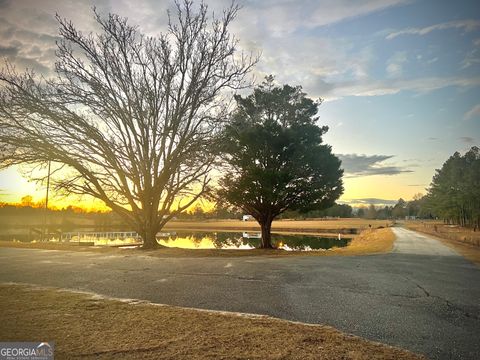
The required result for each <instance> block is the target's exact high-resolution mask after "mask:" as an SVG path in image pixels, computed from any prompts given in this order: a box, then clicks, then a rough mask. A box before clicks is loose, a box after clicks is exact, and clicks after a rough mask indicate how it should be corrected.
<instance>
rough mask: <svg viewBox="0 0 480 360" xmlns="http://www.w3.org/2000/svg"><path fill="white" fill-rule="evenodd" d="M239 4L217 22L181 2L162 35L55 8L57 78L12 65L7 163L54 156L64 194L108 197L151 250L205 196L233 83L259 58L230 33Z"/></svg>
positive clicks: (2, 104) (1, 97) (1, 104)
mask: <svg viewBox="0 0 480 360" xmlns="http://www.w3.org/2000/svg"><path fill="white" fill-rule="evenodd" d="M237 11H238V7H237V6H236V5H232V6H231V7H229V8H227V9H226V10H225V11H224V12H223V16H222V17H221V18H215V17H213V16H212V18H209V16H208V12H207V6H206V5H205V4H204V3H201V4H200V5H199V6H198V7H195V6H194V4H193V3H192V1H189V0H185V1H184V2H182V3H178V2H176V17H174V19H173V18H170V14H169V25H168V30H167V31H166V32H165V33H163V34H160V35H159V36H158V37H147V36H145V35H143V34H142V33H141V32H140V31H139V29H138V28H137V27H134V26H130V25H128V24H127V20H126V19H124V18H121V17H119V16H117V15H113V14H110V15H108V16H107V17H102V16H100V15H99V14H98V13H97V12H96V11H95V9H94V15H95V19H96V21H97V23H98V25H99V26H100V28H101V32H100V33H98V34H93V33H90V34H84V33H82V32H80V31H78V30H77V28H76V27H75V26H74V24H72V22H70V21H67V20H65V19H63V18H61V17H59V16H58V15H57V20H58V22H59V25H60V36H61V40H60V41H59V42H58V44H57V45H58V49H57V62H56V66H55V71H56V76H55V78H53V79H52V78H50V79H45V78H39V77H37V76H36V75H35V74H34V73H33V72H32V71H27V72H26V73H23V74H19V73H18V72H17V71H16V70H15V68H14V67H13V66H12V65H10V64H8V63H7V64H6V66H5V67H4V69H3V70H2V72H1V73H0V81H1V82H2V83H3V87H2V88H1V89H0V166H2V167H7V166H11V165H15V164H38V163H41V162H47V161H52V162H54V163H55V164H57V165H58V166H61V167H62V168H63V169H62V171H61V172H59V174H61V177H60V176H57V177H56V179H55V178H54V180H53V183H54V186H55V188H56V190H57V191H63V192H65V193H68V194H87V195H91V196H93V197H95V198H98V199H100V200H102V201H104V202H105V204H107V205H108V206H109V207H110V208H111V209H112V210H113V211H115V212H116V213H118V214H120V215H121V216H122V217H123V218H124V219H125V221H126V222H128V224H129V225H131V226H132V227H133V228H135V229H136V231H138V233H139V234H140V235H141V236H142V238H143V240H144V248H153V247H156V246H158V244H157V241H156V237H155V236H156V233H157V232H158V231H159V230H160V229H161V228H162V227H163V226H164V225H165V224H166V223H167V221H169V220H170V219H171V218H172V217H173V216H174V215H175V214H177V213H179V212H181V211H183V210H185V209H186V208H187V207H189V206H190V205H192V204H193V203H194V202H195V201H196V200H197V199H198V198H199V197H200V196H202V195H203V194H204V193H205V192H206V190H207V188H208V183H209V171H210V169H211V167H212V163H213V161H214V155H213V154H212V152H211V145H212V141H213V139H214V137H215V135H216V134H217V133H218V131H219V127H220V126H221V123H222V119H224V118H225V112H226V106H225V99H226V95H225V93H226V90H232V89H233V90H235V89H238V88H240V87H242V86H244V85H245V77H246V75H247V73H248V72H249V70H250V69H251V67H252V66H253V65H254V63H255V62H256V59H255V58H252V56H247V55H245V54H243V53H240V54H239V53H238V52H236V45H237V41H236V39H235V38H234V37H233V36H232V35H231V34H230V33H229V31H228V27H229V25H230V23H231V22H232V20H233V19H234V18H235V16H236V14H237ZM182 200H183V201H182Z"/></svg>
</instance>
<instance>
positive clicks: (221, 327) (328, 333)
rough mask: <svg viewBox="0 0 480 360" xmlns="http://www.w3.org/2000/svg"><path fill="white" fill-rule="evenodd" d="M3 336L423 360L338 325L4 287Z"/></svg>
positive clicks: (126, 348) (60, 352)
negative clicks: (339, 329)
mask: <svg viewBox="0 0 480 360" xmlns="http://www.w3.org/2000/svg"><path fill="white" fill-rule="evenodd" d="M0 309H1V312H2V322H1V324H0V338H1V339H2V341H35V340H36V341H55V357H56V358H57V359H72V358H81V359H111V358H122V359H179V358H181V359H187V358H188V359H325V360H329V359H425V357H422V356H420V355H416V354H413V353H411V352H408V351H406V350H402V349H399V348H394V347H390V346H387V345H383V344H380V343H375V342H371V341H367V340H364V339H362V338H359V337H356V336H352V335H347V334H344V333H342V332H340V331H338V330H336V329H334V328H331V327H328V326H320V325H305V324H299V323H293V322H288V321H284V320H278V319H273V318H269V317H265V316H258V317H245V316H238V315H233V314H226V313H223V314H222V313H211V312H205V311H199V310H193V309H184V308H177V307H172V306H156V305H152V304H148V303H133V304H132V303H125V302H121V301H118V300H107V299H101V298H98V297H92V296H91V295H88V294H79V293H72V292H65V291H57V290H54V289H51V288H50V289H46V288H35V287H30V286H23V285H5V284H2V285H0Z"/></svg>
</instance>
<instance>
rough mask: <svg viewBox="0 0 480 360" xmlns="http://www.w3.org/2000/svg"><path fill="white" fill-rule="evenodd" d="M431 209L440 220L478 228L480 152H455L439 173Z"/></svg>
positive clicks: (429, 203)
mask: <svg viewBox="0 0 480 360" xmlns="http://www.w3.org/2000/svg"><path fill="white" fill-rule="evenodd" d="M427 206H428V208H429V209H430V210H431V211H432V212H433V213H435V214H436V215H438V216H439V217H441V218H443V219H445V220H447V221H449V222H452V223H456V224H459V225H461V226H473V227H475V228H478V226H479V222H480V149H479V148H478V147H476V146H474V147H472V148H471V149H470V150H469V151H468V152H467V153H466V154H465V155H463V156H461V155H460V153H458V152H455V154H453V155H452V156H451V157H450V158H449V159H448V160H447V161H446V162H445V163H444V164H443V166H442V168H441V169H439V170H438V169H437V170H436V173H435V175H434V177H433V180H432V183H431V184H430V188H429V190H428V194H427Z"/></svg>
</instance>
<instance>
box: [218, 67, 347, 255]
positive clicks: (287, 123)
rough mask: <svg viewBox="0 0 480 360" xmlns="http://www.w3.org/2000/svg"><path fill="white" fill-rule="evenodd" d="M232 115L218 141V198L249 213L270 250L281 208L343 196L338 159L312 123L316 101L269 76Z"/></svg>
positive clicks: (324, 204) (316, 206) (319, 204)
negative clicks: (221, 170) (222, 163)
mask: <svg viewBox="0 0 480 360" xmlns="http://www.w3.org/2000/svg"><path fill="white" fill-rule="evenodd" d="M236 101H237V107H238V108H237V111H236V112H235V114H234V116H233V119H232V122H231V123H230V124H229V125H228V126H227V128H226V130H225V133H224V137H223V139H222V141H221V152H222V155H223V158H224V160H225V163H226V164H227V165H226V169H225V175H224V176H223V178H222V179H221V181H220V187H221V188H220V190H219V191H218V196H219V197H221V198H224V199H226V200H227V201H228V202H230V203H231V204H232V205H234V206H237V207H239V208H241V209H243V211H245V212H246V213H248V214H250V215H252V216H253V217H254V218H255V219H256V220H257V221H258V223H259V224H260V226H261V229H262V243H261V247H262V248H271V247H272V243H271V234H270V232H271V225H272V221H273V220H274V219H275V218H276V217H277V216H279V215H280V214H282V213H283V212H285V211H286V210H296V211H302V212H304V211H310V210H321V209H325V208H328V207H330V206H332V205H333V204H334V202H335V200H336V199H338V197H339V196H340V195H341V194H342V192H343V185H342V175H343V170H342V169H340V165H341V162H340V160H339V159H338V158H337V157H336V156H335V155H333V154H332V150H331V147H330V146H329V145H325V144H323V143H322V135H323V134H325V132H326V131H327V130H328V128H327V127H326V126H324V127H319V126H317V125H316V121H317V120H318V117H317V116H316V114H317V111H318V106H319V105H320V101H313V100H311V99H309V98H307V97H306V94H305V93H304V92H302V89H301V87H299V86H298V87H292V86H289V85H284V86H275V85H274V80H273V77H271V76H270V77H267V78H266V81H265V82H264V83H263V84H262V85H260V86H259V87H257V88H255V89H254V92H253V94H251V95H249V96H246V97H241V96H236Z"/></svg>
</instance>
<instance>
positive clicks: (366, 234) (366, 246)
mask: <svg viewBox="0 0 480 360" xmlns="http://www.w3.org/2000/svg"><path fill="white" fill-rule="evenodd" d="M394 240H395V236H394V234H393V232H392V230H391V229H390V228H385V229H367V230H364V231H362V233H361V234H360V235H357V236H354V237H353V239H352V241H351V242H350V244H349V245H348V246H347V247H343V248H332V249H330V250H328V251H285V250H271V249H254V250H220V249H179V248H161V249H158V250H141V249H118V248H110V247H95V248H94V247H88V246H79V245H71V244H58V243H21V242H10V241H0V248H2V247H10V248H11V247H13V248H24V249H45V250H68V251H92V252H99V253H105V252H108V253H111V254H122V255H125V254H131V255H133V254H137V255H148V256H155V257H244V256H274V257H281V256H335V255H339V256H350V255H368V254H377V253H386V252H389V251H391V249H392V247H393V242H394Z"/></svg>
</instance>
